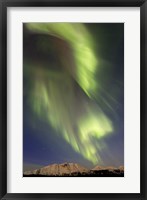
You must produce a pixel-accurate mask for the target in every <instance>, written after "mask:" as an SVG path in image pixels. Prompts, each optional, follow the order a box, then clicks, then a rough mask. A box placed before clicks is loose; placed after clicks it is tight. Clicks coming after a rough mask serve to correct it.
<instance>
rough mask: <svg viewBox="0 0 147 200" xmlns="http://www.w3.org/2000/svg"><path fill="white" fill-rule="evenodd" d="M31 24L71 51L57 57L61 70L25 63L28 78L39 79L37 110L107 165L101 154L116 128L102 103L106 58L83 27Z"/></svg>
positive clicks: (34, 90) (33, 99) (32, 94)
mask: <svg viewBox="0 0 147 200" xmlns="http://www.w3.org/2000/svg"><path fill="white" fill-rule="evenodd" d="M25 25H26V28H27V29H28V30H29V31H30V32H32V33H36V34H45V35H48V36H52V37H53V38H57V40H59V41H60V40H61V41H62V43H63V44H64V42H65V45H66V46H68V48H69V49H70V51H69V52H68V53H69V57H70V58H68V55H67V57H65V56H64V52H63V55H62V54H60V58H58V57H57V59H59V60H60V62H59V63H60V66H58V67H55V69H53V68H54V66H50V65H52V63H45V64H44V65H45V67H44V66H42V65H43V63H42V62H40V63H39V62H35V61H27V62H25V63H24V68H25V69H24V72H25V76H26V77H28V79H32V78H30V77H33V80H31V81H30V85H29V91H28V99H29V103H30V106H31V108H32V110H33V111H34V113H35V114H36V115H37V116H38V117H39V118H40V119H42V120H43V121H45V122H47V123H48V124H49V125H51V126H52V128H53V129H54V130H55V133H56V134H59V133H60V134H61V135H62V137H63V138H64V139H65V140H66V142H67V143H69V144H70V145H71V146H72V148H73V149H74V150H75V151H76V152H78V153H79V154H81V155H82V156H83V157H84V158H85V159H87V160H89V161H90V162H92V163H93V164H100V163H103V159H102V158H101V156H100V152H102V151H103V150H104V149H106V148H107V145H106V143H105V140H104V139H105V138H106V137H108V136H109V135H111V134H113V131H114V126H113V123H112V121H111V120H110V118H109V117H108V116H107V115H106V114H105V112H104V111H103V109H102V107H100V106H99V105H98V103H97V102H96V99H98V97H99V95H98V92H99V88H101V83H100V82H99V81H98V80H97V76H96V74H97V73H98V71H99V59H100V58H98V57H96V55H95V50H94V41H93V38H92V36H91V34H90V33H89V32H88V30H87V28H86V26H85V25H84V24H81V23H27V24H25ZM66 54H67V52H66ZM108 106H109V105H108Z"/></svg>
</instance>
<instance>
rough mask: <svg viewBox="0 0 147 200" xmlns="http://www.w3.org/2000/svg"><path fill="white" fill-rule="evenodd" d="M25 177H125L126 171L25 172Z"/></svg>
mask: <svg viewBox="0 0 147 200" xmlns="http://www.w3.org/2000/svg"><path fill="white" fill-rule="evenodd" d="M23 177H124V172H123V171H120V170H115V171H109V170H99V171H89V172H87V173H72V174H62V175H58V174H56V175H41V174H28V175H26V174H24V175H23Z"/></svg>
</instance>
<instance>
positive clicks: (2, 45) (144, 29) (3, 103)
mask: <svg viewBox="0 0 147 200" xmlns="http://www.w3.org/2000/svg"><path fill="white" fill-rule="evenodd" d="M47 6H49V7H52V6H54V7H56V6H59V7H60V6H61V7H67V6H69V7H73V6H74V7H140V14H141V28H140V33H141V38H140V41H141V53H140V55H141V63H140V66H141V69H140V71H141V79H140V80H141V84H140V86H141V88H140V89H141V95H140V100H141V104H140V109H141V118H140V124H141V128H140V137H141V143H140V148H141V151H140V152H141V154H140V158H141V162H140V166H141V171H140V178H141V181H140V183H141V184H140V193H139V194H138V193H123V194H120V193H111V194H108V193H106V194H102V193H91V194H84V193H83V194H76V193H74V194H73V193H70V194H69V193H67V194H66V193H65V194H59V193H56V194H52V193H49V194H46V193H44V194H40V193H37V194H34V193H33V194H26V193H25V194H22V193H19V194H16V193H7V178H8V177H7V139H8V138H7V100H8V99H7V8H8V7H47ZM146 53H147V1H146V0H83V1H82V0H1V2H0V199H93V198H95V199H104V200H106V199H117V200H120V199H121V200H122V199H126V200H130V199H132V200H133V199H139V200H145V199H147V190H146V186H147V185H146V181H147V173H146V169H147V138H146V130H147V129H146V100H147V92H146V91H147V90H146V88H147V87H146V86H147V83H146V73H147V68H146V67H147V59H146V56H145V55H146ZM120 187H121V186H120Z"/></svg>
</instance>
